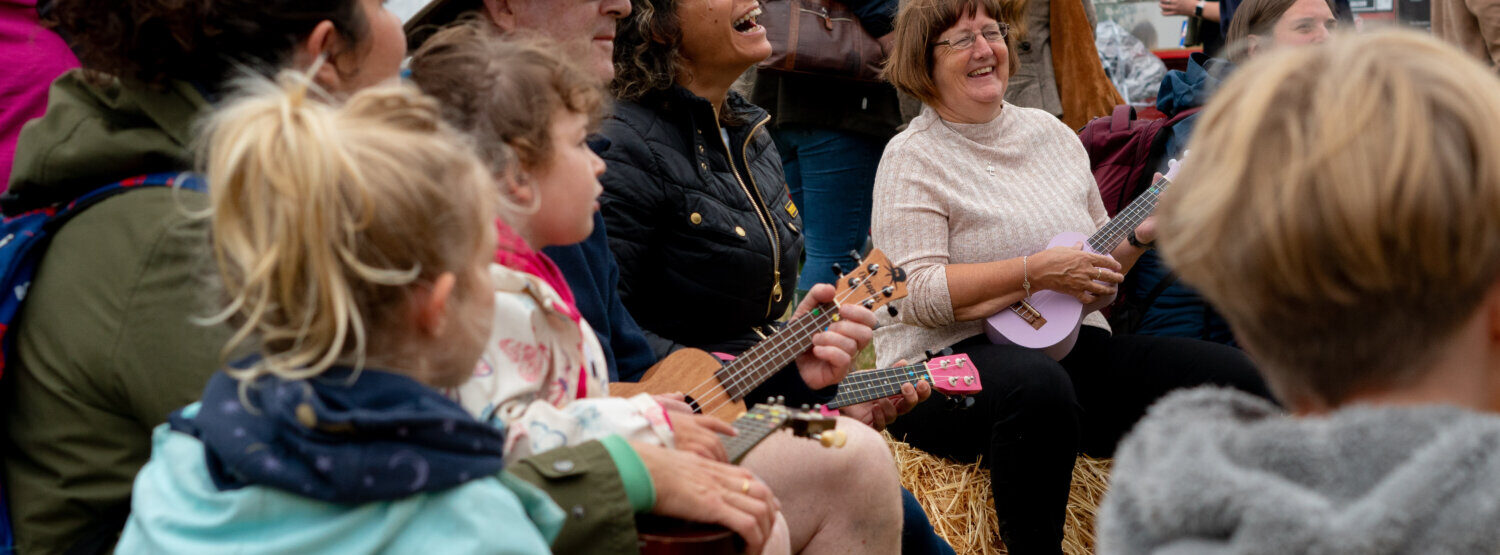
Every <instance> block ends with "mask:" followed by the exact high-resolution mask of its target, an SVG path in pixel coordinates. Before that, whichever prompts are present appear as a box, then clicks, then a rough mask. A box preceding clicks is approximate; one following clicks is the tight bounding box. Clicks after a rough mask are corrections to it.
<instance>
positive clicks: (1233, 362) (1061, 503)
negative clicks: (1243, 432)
mask: <svg viewBox="0 0 1500 555" xmlns="http://www.w3.org/2000/svg"><path fill="white" fill-rule="evenodd" d="M953 350H954V352H957V353H966V354H968V355H969V358H970V359H971V360H972V361H973V362H974V366H975V368H976V369H977V370H978V372H979V375H980V383H981V385H982V386H983V388H984V390H983V391H982V392H980V393H979V394H978V395H975V402H974V405H973V406H972V407H969V408H967V409H960V408H955V407H954V406H952V405H951V404H949V403H946V402H943V401H942V400H941V399H939V398H938V397H936V396H935V397H934V398H933V399H931V400H929V401H928V402H925V403H922V404H921V405H918V406H917V407H916V408H915V409H913V410H912V411H911V412H910V413H908V414H906V415H905V416H902V417H901V418H899V419H897V420H896V422H894V423H893V424H891V426H890V430H891V433H892V434H893V435H894V436H895V437H897V438H901V437H903V436H904V437H905V439H906V441H907V442H909V443H911V444H912V445H914V446H916V447H918V448H920V449H922V450H925V451H927V452H929V453H932V454H935V455H939V456H944V457H950V458H954V459H959V460H966V461H973V460H974V459H975V458H976V457H978V456H980V455H983V457H984V463H985V465H986V466H988V467H989V469H990V474H991V476H992V485H991V487H992V488H994V493H995V512H996V513H998V514H999V516H1000V533H1001V536H1002V537H1003V538H1004V540H1005V544H1006V546H1007V547H1008V548H1009V549H1010V552H1011V553H1019V554H1028V553H1061V550H1062V547H1061V544H1062V537H1063V512H1064V509H1065V508H1066V506H1067V503H1068V488H1069V485H1070V484H1071V482H1072V479H1073V461H1074V459H1075V458H1076V456H1077V454H1078V453H1079V452H1083V453H1087V454H1089V455H1090V456H1095V457H1108V456H1111V455H1112V454H1113V453H1114V449H1115V445H1116V444H1117V443H1119V441H1120V438H1121V437H1122V436H1124V435H1125V433H1126V432H1127V431H1129V430H1130V428H1131V427H1132V426H1134V425H1135V422H1136V421H1137V420H1139V419H1140V418H1141V416H1143V415H1145V413H1146V408H1147V407H1148V406H1150V405H1151V403H1152V402H1154V401H1156V399H1158V398H1160V397H1161V396H1162V395H1164V394H1166V393H1168V392H1170V391H1172V390H1175V389H1179V388H1184V387H1193V386H1197V385H1203V384H1217V385H1222V386H1229V387H1235V388H1238V389H1241V390H1244V391H1247V392H1250V393H1253V394H1256V395H1260V396H1263V397H1266V398H1270V397H1271V394H1270V391H1269V390H1268V389H1267V388H1266V386H1265V382H1264V381H1262V380H1261V378H1260V375H1259V374H1257V373H1256V371H1255V367H1254V365H1253V364H1251V362H1250V359H1249V357H1247V356H1245V354H1244V353H1243V352H1241V351H1240V350H1238V349H1235V348H1233V347H1226V346H1224V345H1220V344H1217V343H1209V342H1206V341H1198V340H1195V339H1184V338H1177V337H1153V336H1144V335H1122V336H1111V335H1110V334H1109V333H1108V332H1105V331H1104V330H1101V329H1098V328H1095V327H1092V326H1084V327H1083V329H1082V330H1081V331H1080V332H1079V336H1078V343H1077V345H1076V346H1074V347H1073V351H1072V352H1070V353H1069V354H1068V356H1067V357H1064V358H1063V359H1062V360H1061V361H1055V360H1052V359H1051V358H1050V357H1048V356H1047V355H1045V354H1042V353H1041V352H1039V351H1033V350H1030V349H1025V348H1022V347H1015V346H1011V345H991V344H990V343H989V341H988V340H986V339H985V337H984V336H983V335H980V336H976V337H972V338H969V339H966V340H964V341H962V342H960V343H959V344H957V345H954V346H953Z"/></svg>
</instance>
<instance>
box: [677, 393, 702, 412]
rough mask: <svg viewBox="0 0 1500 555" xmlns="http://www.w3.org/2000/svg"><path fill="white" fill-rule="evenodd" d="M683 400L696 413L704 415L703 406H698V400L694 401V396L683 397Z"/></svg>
mask: <svg viewBox="0 0 1500 555" xmlns="http://www.w3.org/2000/svg"><path fill="white" fill-rule="evenodd" d="M682 400H683V401H685V402H686V403H687V404H688V406H689V407H693V412H694V413H696V414H703V405H700V404H698V400H697V399H694V398H693V396H692V395H683V396H682Z"/></svg>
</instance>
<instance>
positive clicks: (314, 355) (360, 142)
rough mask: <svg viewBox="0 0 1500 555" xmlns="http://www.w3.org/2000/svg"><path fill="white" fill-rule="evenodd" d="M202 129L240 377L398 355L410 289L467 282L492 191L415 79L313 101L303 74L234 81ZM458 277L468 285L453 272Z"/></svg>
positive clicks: (217, 255) (226, 314) (490, 211)
mask: <svg viewBox="0 0 1500 555" xmlns="http://www.w3.org/2000/svg"><path fill="white" fill-rule="evenodd" d="M241 86H242V88H244V89H245V91H246V94H244V95H243V96H242V97H240V98H238V99H236V100H233V101H231V102H229V103H228V104H227V105H226V106H224V107H223V108H222V109H221V110H219V111H218V112H217V113H216V114H214V115H213V116H212V117H211V118H210V120H209V121H208V122H207V126H206V128H205V130H204V133H203V135H202V136H203V142H202V144H201V148H202V153H201V156H200V159H201V160H203V161H204V165H205V167H204V173H205V174H206V177H207V179H208V182H209V184H210V197H211V200H212V213H211V216H212V225H211V229H212V252H213V255H214V259H215V262H216V263H217V265H218V268H219V271H220V274H221V276H222V278H223V283H224V288H225V293H226V294H227V297H228V299H229V300H228V304H227V306H225V307H224V309H223V310H222V311H220V312H219V313H218V314H217V315H215V316H214V317H213V318H212V320H213V321H218V322H224V321H228V322H230V323H231V324H232V325H233V326H234V328H235V331H234V334H233V336H232V338H231V339H230V341H229V343H228V344H227V345H226V346H225V347H224V350H223V353H222V354H223V356H225V357H226V358H227V357H229V356H230V355H231V353H235V352H239V351H241V350H243V349H244V348H246V347H248V346H250V345H255V346H257V347H258V349H259V352H260V355H261V359H260V360H259V361H258V362H257V363H256V364H254V365H253V366H251V367H249V368H243V369H236V370H234V371H232V372H234V374H233V375H235V377H237V378H240V379H241V380H245V381H247V382H248V381H249V380H251V379H254V378H255V377H258V376H260V375H262V374H266V373H270V374H275V375H277V376H280V377H283V378H287V379H302V378H308V377H312V376H316V375H318V374H319V373H321V372H323V371H324V370H326V369H327V368H329V367H330V366H333V365H334V364H336V363H341V362H344V363H349V364H352V365H353V366H355V367H356V368H358V367H361V366H363V365H364V363H365V361H366V358H367V356H366V355H367V349H369V348H371V347H372V346H376V347H379V349H381V352H382V353H390V352H393V351H395V350H399V349H400V343H401V340H402V338H401V337H388V336H387V335H389V334H385V333H383V330H384V329H387V328H389V327H390V325H389V324H388V323H387V322H388V321H389V319H390V318H392V317H396V316H399V315H400V311H402V310H404V309H405V306H406V304H407V299H408V298H409V297H408V295H409V292H410V289H411V288H413V287H420V286H423V285H425V284H426V283H427V282H429V281H430V280H431V279H433V278H435V277H436V276H438V275H440V274H442V273H444V272H453V273H454V274H455V275H457V276H467V275H471V274H472V272H468V271H467V269H469V268H473V267H474V265H475V263H476V260H477V258H476V257H483V256H486V255H487V254H488V253H486V252H484V249H485V248H486V245H487V244H488V240H487V238H488V237H491V236H492V233H493V231H492V227H491V226H492V222H493V220H494V218H495V206H494V203H495V192H494V184H493V182H492V180H491V178H490V177H489V173H488V172H487V171H486V170H485V168H484V167H483V165H482V164H481V163H480V162H479V160H478V159H477V158H476V156H475V154H474V153H473V150H472V148H470V147H469V146H468V145H467V144H466V143H465V142H464V140H463V139H462V138H461V137H460V136H459V135H458V134H457V133H456V132H454V131H452V130H451V129H450V128H449V127H447V126H446V125H445V124H443V123H442V122H441V119H440V117H439V112H438V106H437V103H436V102H434V101H433V100H432V99H430V98H427V97H425V96H423V95H422V94H421V93H420V92H418V91H417V90H416V89H414V88H412V87H409V86H388V87H379V88H375V89H369V90H365V91H362V92H359V93H356V94H355V95H353V96H352V97H351V98H349V99H348V101H347V102H345V103H344V104H343V105H341V106H340V105H337V104H335V103H331V102H327V101H323V100H320V99H318V98H315V93H316V90H315V89H313V88H312V85H311V84H310V83H309V82H308V80H307V78H306V77H305V76H302V75H299V74H295V73H290V72H287V73H283V74H281V75H280V76H279V77H278V78H277V80H276V81H275V82H274V83H273V82H270V81H266V80H264V79H261V80H258V81H254V82H251V83H248V84H242V85H241ZM460 279H464V278H463V277H460Z"/></svg>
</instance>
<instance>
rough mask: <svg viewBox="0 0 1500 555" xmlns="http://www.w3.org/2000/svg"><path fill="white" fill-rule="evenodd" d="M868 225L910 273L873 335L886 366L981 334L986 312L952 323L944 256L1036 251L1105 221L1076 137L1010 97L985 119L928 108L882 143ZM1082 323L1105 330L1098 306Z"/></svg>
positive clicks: (973, 258)
mask: <svg viewBox="0 0 1500 555" xmlns="http://www.w3.org/2000/svg"><path fill="white" fill-rule="evenodd" d="M872 221H873V227H872V233H873V235H874V239H875V246H876V247H878V248H880V249H881V250H883V251H885V254H886V255H887V256H889V257H890V259H891V262H892V263H893V264H896V265H898V266H901V267H903V268H904V269H905V270H906V272H907V297H906V299H905V300H904V301H903V304H902V306H901V311H900V316H899V323H894V324H890V325H886V326H883V327H881V328H880V329H877V330H876V331H875V355H876V362H877V363H878V364H879V365H880V366H890V365H892V364H893V363H894V362H895V361H896V360H898V359H902V358H905V359H908V360H918V359H920V358H921V357H922V352H923V351H924V350H931V349H940V348H943V347H947V346H950V345H953V344H954V343H957V342H959V341H962V340H963V339H966V338H968V337H972V336H974V335H977V334H981V333H984V329H983V327H982V322H981V321H979V320H973V321H967V322H956V321H954V319H953V303H952V301H950V300H949V297H948V276H947V270H946V265H947V264H971V263H981V262H993V261H996V260H1005V259H1008V258H1017V257H1020V256H1021V255H1027V254H1033V253H1036V252H1038V251H1041V250H1043V249H1044V248H1046V246H1047V242H1048V241H1051V240H1052V237H1053V236H1055V235H1057V234H1058V233H1062V232H1064V231H1077V232H1081V233H1084V234H1092V233H1093V232H1094V231H1095V230H1096V229H1098V228H1099V226H1102V225H1104V223H1105V222H1107V221H1109V217H1108V215H1107V214H1106V213H1105V211H1104V202H1103V200H1102V199H1100V197H1099V189H1098V187H1097V186H1095V184H1094V176H1093V174H1092V173H1091V172H1090V171H1089V160H1088V154H1086V153H1085V152H1084V150H1083V144H1082V143H1080V142H1079V141H1078V136H1077V135H1075V134H1073V131H1072V130H1070V129H1068V127H1067V126H1066V125H1063V123H1062V122H1060V121H1058V119H1057V118H1056V117H1053V116H1052V115H1051V114H1048V113H1047V112H1045V111H1042V110H1038V109H1034V108H1022V107H1020V106H1015V105H1012V104H1010V103H1006V104H1005V107H1004V108H1003V109H1002V110H1001V112H1000V117H998V118H995V120H994V121H991V122H989V123H982V124H957V123H950V122H946V121H943V120H942V119H941V118H939V117H938V115H937V112H935V111H933V110H932V108H930V107H925V106H924V107H923V108H922V113H921V115H919V116H917V118H916V119H914V120H912V122H911V125H910V126H908V127H907V129H906V131H903V132H902V133H901V134H900V135H896V137H895V138H893V139H891V142H890V143H889V144H888V145H886V147H885V155H884V156H883V157H881V159H880V169H879V170H878V171H877V173H876V174H875V204H874V210H873V217H872ZM1016 285H1017V287H1019V286H1020V284H1019V283H1018V284H1016ZM1084 323H1085V324H1089V325H1094V326H1099V327H1101V328H1105V329H1108V324H1107V323H1105V321H1104V318H1103V317H1102V316H1100V315H1099V314H1098V313H1094V314H1090V315H1089V316H1088V317H1086V318H1085V319H1084Z"/></svg>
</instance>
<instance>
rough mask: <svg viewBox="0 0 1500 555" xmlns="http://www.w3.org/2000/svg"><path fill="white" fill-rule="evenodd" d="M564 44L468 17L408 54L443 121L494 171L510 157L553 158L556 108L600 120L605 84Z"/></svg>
mask: <svg viewBox="0 0 1500 555" xmlns="http://www.w3.org/2000/svg"><path fill="white" fill-rule="evenodd" d="M564 48H565V46H564V45H561V44H559V43H556V42H553V41H549V40H547V39H544V38H541V37H537V36H530V35H526V34H523V33H517V32H512V33H509V34H508V35H506V36H502V35H501V34H500V32H499V30H497V29H496V28H495V26H494V25H493V24H491V23H490V22H489V21H487V20H483V19H477V18H475V17H472V16H470V17H465V18H464V19H463V20H462V21H460V22H459V23H457V24H454V25H452V26H450V27H447V28H445V29H443V30H441V31H438V32H437V34H435V35H433V36H432V38H429V39H427V41H426V42H424V43H422V47H421V48H419V49H418V50H417V52H416V54H414V55H412V58H411V64H410V66H409V67H410V69H411V80H412V82H413V83H416V85H417V86H418V87H421V89H422V90H423V91H424V92H426V93H427V94H429V95H432V96H433V97H434V98H437V99H438V101H440V102H441V103H442V105H443V108H442V113H443V117H444V119H446V120H447V121H448V123H450V124H452V125H453V126H454V127H457V128H458V129H459V130H461V131H464V132H465V133H468V134H469V135H470V136H471V137H473V138H474V140H475V142H476V144H477V145H478V148H479V150H480V154H481V155H482V157H483V158H484V159H485V161H486V162H487V163H488V164H489V165H490V171H491V172H492V173H494V174H495V175H497V176H499V175H505V174H507V173H508V172H509V171H510V170H511V169H512V168H510V166H511V160H512V158H513V157H514V159H515V160H516V161H519V162H520V163H521V165H522V166H524V167H536V166H539V165H542V164H545V163H546V162H547V160H549V159H550V158H551V156H552V151H553V147H554V146H555V145H553V144H552V139H551V124H552V119H553V118H554V117H556V114H557V112H558V111H559V110H567V111H570V112H574V113H579V114H584V115H586V116H588V118H589V126H590V128H591V129H592V128H594V127H597V126H598V125H599V123H600V122H601V121H602V120H603V119H604V112H605V110H606V109H608V104H607V101H606V97H605V94H604V88H603V85H602V84H600V83H599V82H598V79H597V78H596V77H594V75H593V74H591V73H589V72H588V71H587V70H586V69H584V68H583V67H581V66H579V65H577V64H575V63H573V62H571V61H569V60H568V59H567V58H565V57H564V56H563V55H562V54H561V53H560V51H561V50H562V49H564Z"/></svg>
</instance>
